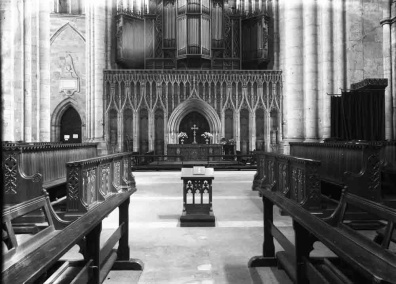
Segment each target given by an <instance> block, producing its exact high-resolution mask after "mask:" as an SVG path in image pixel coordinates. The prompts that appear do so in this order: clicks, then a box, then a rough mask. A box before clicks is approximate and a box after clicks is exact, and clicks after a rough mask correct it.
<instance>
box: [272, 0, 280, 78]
mask: <svg viewBox="0 0 396 284" xmlns="http://www.w3.org/2000/svg"><path fill="white" fill-rule="evenodd" d="M278 1H279V0H272V13H273V23H274V68H273V69H274V70H279V69H280V68H279V3H278Z"/></svg>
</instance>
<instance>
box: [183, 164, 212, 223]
mask: <svg viewBox="0 0 396 284" xmlns="http://www.w3.org/2000/svg"><path fill="white" fill-rule="evenodd" d="M181 179H182V180H183V212H182V216H181V217H180V226H181V227H214V226H215V216H214V214H213V207H212V181H213V179H214V170H213V168H205V167H193V168H182V172H181Z"/></svg>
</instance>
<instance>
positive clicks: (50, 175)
mask: <svg viewBox="0 0 396 284" xmlns="http://www.w3.org/2000/svg"><path fill="white" fill-rule="evenodd" d="M96 147H97V145H96V143H84V144H62V143H47V142H46V143H29V144H24V143H14V144H12V143H11V144H10V143H9V144H4V143H3V157H2V168H3V188H4V204H5V205H6V206H9V205H13V204H18V203H21V202H23V201H26V200H30V199H32V198H35V197H37V196H40V195H41V191H42V188H45V189H47V190H48V192H49V194H50V197H51V199H53V198H52V197H53V196H54V198H55V197H57V196H56V192H55V193H52V192H51V189H52V188H56V187H58V188H59V187H60V186H65V185H66V162H69V161H73V160H79V159H84V158H90V157H95V156H97V148H96Z"/></svg>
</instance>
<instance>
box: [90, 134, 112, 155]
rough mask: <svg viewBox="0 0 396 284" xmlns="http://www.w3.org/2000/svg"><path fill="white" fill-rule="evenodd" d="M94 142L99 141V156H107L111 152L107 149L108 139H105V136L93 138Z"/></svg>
mask: <svg viewBox="0 0 396 284" xmlns="http://www.w3.org/2000/svg"><path fill="white" fill-rule="evenodd" d="M92 142H93V143H97V144H98V146H97V149H98V150H97V151H98V156H105V155H108V154H109V151H108V149H107V145H106V141H104V139H103V138H99V139H92Z"/></svg>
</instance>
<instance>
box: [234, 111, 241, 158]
mask: <svg viewBox="0 0 396 284" xmlns="http://www.w3.org/2000/svg"><path fill="white" fill-rule="evenodd" d="M240 125H241V115H240V112H239V110H237V109H235V110H234V136H235V141H236V146H235V147H236V150H238V151H240V150H241V141H240V131H239V130H240Z"/></svg>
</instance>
